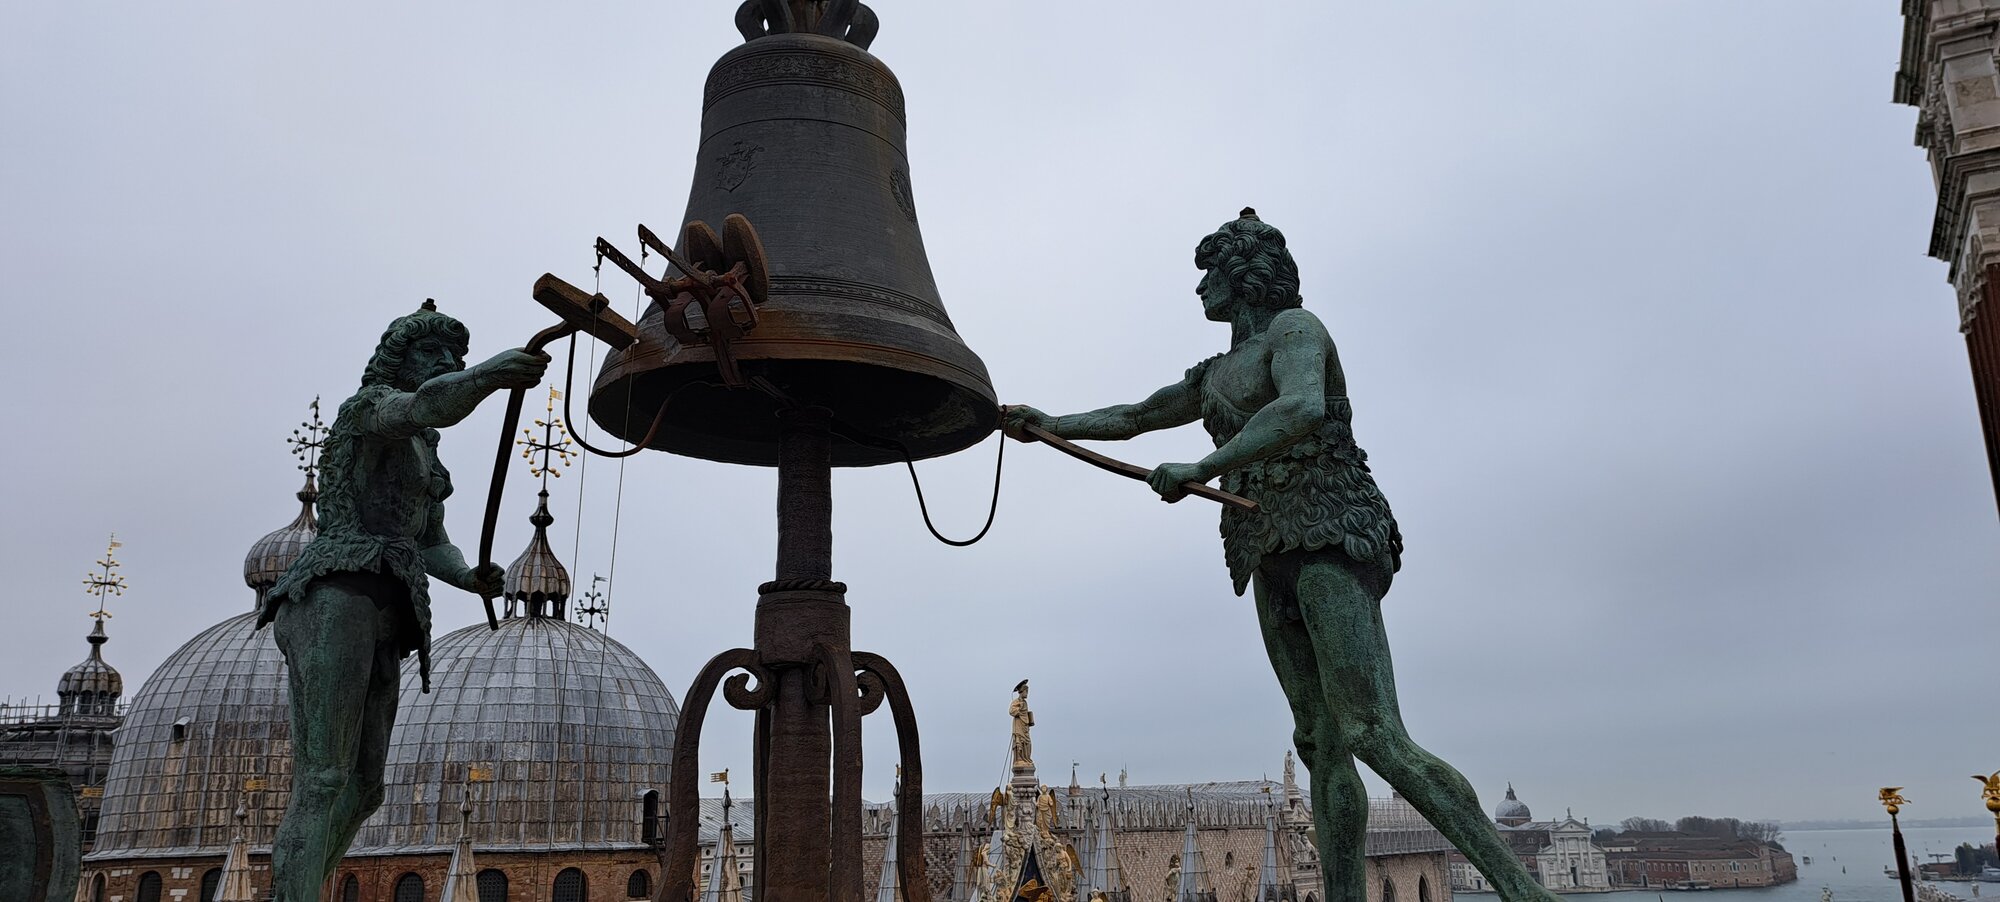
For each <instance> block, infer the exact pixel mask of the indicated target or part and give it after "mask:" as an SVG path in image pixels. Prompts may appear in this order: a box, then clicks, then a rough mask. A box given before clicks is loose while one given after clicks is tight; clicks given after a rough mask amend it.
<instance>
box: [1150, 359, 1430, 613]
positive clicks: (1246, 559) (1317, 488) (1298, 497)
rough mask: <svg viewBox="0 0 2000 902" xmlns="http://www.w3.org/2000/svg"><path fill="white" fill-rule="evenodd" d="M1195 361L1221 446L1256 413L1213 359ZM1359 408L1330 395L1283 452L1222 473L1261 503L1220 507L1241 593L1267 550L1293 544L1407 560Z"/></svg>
mask: <svg viewBox="0 0 2000 902" xmlns="http://www.w3.org/2000/svg"><path fill="white" fill-rule="evenodd" d="M1220 357H1221V355H1216V357H1211V358H1209V359H1207V360H1204V361H1202V362H1201V363H1199V364H1196V365H1195V366H1194V368H1193V369H1190V370H1189V371H1188V376H1189V378H1190V380H1192V381H1195V382H1198V383H1199V384H1200V385H1201V422H1202V426H1203V427H1205V428H1207V429H1208V434H1209V437H1210V438H1212V439H1214V440H1215V446H1216V447H1217V448H1220V447H1222V446H1223V445H1224V444H1227V443H1228V442H1229V440H1230V439H1233V438H1235V437H1236V435H1237V433H1239V432H1242V431H1243V427H1244V425H1245V424H1247V423H1248V422H1249V421H1250V417H1251V416H1252V415H1253V414H1254V413H1255V411H1243V410H1239V409H1238V408H1237V407H1236V406H1235V405H1234V404H1231V403H1230V402H1229V400H1228V398H1227V397H1226V396H1224V395H1223V394H1222V392H1221V387H1220V386H1212V385H1211V384H1210V380H1209V378H1208V370H1209V368H1210V364H1212V363H1214V362H1215V361H1216V360H1217V359H1219V358H1220ZM1353 418H1354V406H1353V405H1352V404H1351V403H1349V402H1348V400H1347V398H1346V396H1344V395H1328V396H1327V398H1326V421H1325V422H1323V423H1321V424H1320V426H1319V429H1318V430H1316V431H1315V432H1314V433H1313V434H1311V435H1308V436H1306V437H1305V438H1302V439H1300V440H1298V441H1297V442H1296V443H1294V444H1292V445H1291V446H1290V447H1288V448H1286V449H1285V450H1283V451H1280V452H1278V453H1277V454H1274V455H1272V456H1270V457H1267V458H1264V459H1263V460H1259V461H1254V462H1252V463H1249V464H1246V465H1244V466H1242V467H1240V468H1238V469H1235V470H1231V471H1229V472H1228V473H1224V474H1223V476H1222V489H1223V491H1226V492H1230V493H1233V494H1237V495H1241V496H1243V497H1245V498H1248V499H1250V500H1252V501H1255V502H1257V508H1258V509H1257V511H1256V512H1255V513H1246V512H1244V511H1241V510H1237V509H1236V508H1233V507H1224V508H1223V509H1222V555H1223V558H1224V559H1225V560H1227V561H1228V563H1229V576H1230V579H1231V580H1233V581H1234V583H1235V585H1236V594H1237V595H1242V594H1243V590H1244V589H1246V588H1248V587H1249V585H1250V576H1251V574H1252V573H1254V572H1256V570H1257V567H1258V565H1260V564H1261V563H1263V560H1264V556H1265V555H1269V554H1278V553H1280V552H1284V551H1291V550H1294V549H1298V550H1304V551H1316V550H1319V549H1321V548H1337V549H1340V550H1341V551H1342V552H1343V553H1345V554H1346V555H1347V556H1348V557H1350V558H1352V559H1354V560H1356V561H1359V562H1362V563H1367V564H1376V565H1379V566H1381V567H1382V568H1383V569H1384V570H1385V571H1387V572H1390V573H1394V572H1396V570H1398V569H1399V568H1401V567H1402V565H1403V534H1402V532H1401V530H1399V529H1397V527H1396V517H1395V515H1394V514H1392V513H1390V512H1389V500H1388V499H1387V498H1384V497H1382V490H1381V489H1379V488H1377V487H1376V486H1375V477H1374V476H1372V475H1370V474H1369V472H1368V452H1366V451H1363V450H1361V447H1360V446H1359V445H1356V444H1355V443H1354V427H1353V425H1352V421H1353Z"/></svg>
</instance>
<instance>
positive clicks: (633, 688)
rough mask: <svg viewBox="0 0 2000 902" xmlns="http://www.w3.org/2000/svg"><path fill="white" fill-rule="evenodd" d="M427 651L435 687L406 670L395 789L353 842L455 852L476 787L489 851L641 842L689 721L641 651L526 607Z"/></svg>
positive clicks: (368, 848) (476, 824)
mask: <svg viewBox="0 0 2000 902" xmlns="http://www.w3.org/2000/svg"><path fill="white" fill-rule="evenodd" d="M431 662H432V663H431V692H430V693H429V694H424V693H422V692H420V691H419V687H418V684H417V678H416V668H414V667H406V668H405V669H404V680H403V696H402V707H401V710H400V712H399V713H398V714H397V717H396V732H395V735H394V736H393V737H392V739H391V740H390V747H389V767H388V774H387V782H388V787H387V792H386V799H385V801H384V802H383V804H382V808H381V810H379V811H377V812H376V813H375V816H374V817H372V818H370V819H369V821H368V823H367V824H365V825H363V826H362V828H361V833H360V835H359V836H357V837H356V838H355V842H354V846H353V848H352V850H351V852H350V854H371V853H385V852H406V851H437V852H445V851H449V850H450V848H451V846H452V844H453V843H454V842H456V840H457V839H458V829H459V828H458V821H459V811H458V807H459V803H460V800H461V798H462V795H463V792H464V787H466V786H467V785H469V786H470V787H471V792H472V802H473V805H472V820H471V825H470V829H471V831H472V837H473V842H474V843H475V845H476V846H477V847H478V848H479V849H480V850H482V851H485V850H507V849H551V848H554V849H565V848H567V849H577V848H590V849H607V848H642V847H643V846H644V839H643V834H642V827H641V817H640V813H641V810H642V805H643V800H644V798H645V795H646V794H647V793H648V792H659V793H661V795H662V796H664V794H665V792H666V789H667V779H668V775H669V762H670V760H671V758H672V753H673V744H674V726H675V724H676V722H678V720H679V719H680V706H679V705H677V704H676V703H675V702H674V699H673V696H672V695H671V694H669V693H668V692H667V688H666V685H665V684H664V683H662V682H660V678H659V676H657V675H656V674H654V673H653V670H652V668H650V667H647V666H646V663H645V662H644V661H641V660H640V659H639V657H638V656H637V655H635V654H633V653H632V651H631V650H630V649H628V648H626V647H625V646H624V645H621V644H619V643H618V642H617V641H615V640H613V639H611V638H610V637H608V636H606V635H604V634H603V633H600V632H598V631H596V630H593V629H590V628H587V627H583V626H579V625H577V624H574V623H569V622H566V621H563V620H556V619H551V618H546V617H516V618H511V619H508V620H504V621H502V622H501V623H500V628H499V629H498V630H493V629H489V628H488V627H487V626H486V624H483V623H480V624H475V625H473V626H468V627H465V628H463V629H460V630H457V631H455V632H452V633H449V634H447V635H444V636H442V637H439V638H438V639H437V640H436V641H435V642H434V643H433V644H432V648H431ZM468 780H469V781H470V782H469V784H468Z"/></svg>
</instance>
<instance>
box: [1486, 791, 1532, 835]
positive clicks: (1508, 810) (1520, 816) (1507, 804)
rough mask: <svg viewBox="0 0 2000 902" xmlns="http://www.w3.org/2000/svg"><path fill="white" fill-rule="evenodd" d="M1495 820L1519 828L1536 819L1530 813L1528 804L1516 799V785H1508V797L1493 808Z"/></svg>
mask: <svg viewBox="0 0 2000 902" xmlns="http://www.w3.org/2000/svg"><path fill="white" fill-rule="evenodd" d="M1493 819H1494V820H1496V821H1499V822H1500V823H1502V824H1506V825H1508V826H1510V827H1511V826H1519V825H1521V824H1525V823H1527V822H1529V821H1532V820H1534V819H1535V816H1534V815H1533V814H1530V813H1529V812H1528V803H1526V802H1523V801H1521V800H1520V799H1517V798H1515V797H1514V784H1512V783H1509V784H1507V797H1506V798H1504V799H1501V800H1500V804H1499V805H1496V806H1494V808H1493Z"/></svg>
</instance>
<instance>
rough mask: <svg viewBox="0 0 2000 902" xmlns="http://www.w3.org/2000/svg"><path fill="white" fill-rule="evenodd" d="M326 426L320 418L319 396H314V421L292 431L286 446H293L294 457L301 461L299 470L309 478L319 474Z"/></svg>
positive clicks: (308, 421)
mask: <svg viewBox="0 0 2000 902" xmlns="http://www.w3.org/2000/svg"><path fill="white" fill-rule="evenodd" d="M326 433H327V429H326V424H325V423H323V422H321V421H320V418H319V396H318V395H314V396H313V402H312V419H310V420H306V421H304V422H302V423H300V424H299V428H297V429H294V430H292V437H291V438H288V439H285V444H287V445H290V446H292V456H293V457H296V458H298V459H299V469H301V470H304V471H306V475H307V476H311V475H313V474H314V473H317V472H319V449H321V448H324V447H326Z"/></svg>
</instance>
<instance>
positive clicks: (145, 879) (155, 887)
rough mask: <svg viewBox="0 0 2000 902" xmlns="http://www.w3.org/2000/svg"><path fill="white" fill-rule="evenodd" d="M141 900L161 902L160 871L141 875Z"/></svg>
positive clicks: (143, 901) (144, 901)
mask: <svg viewBox="0 0 2000 902" xmlns="http://www.w3.org/2000/svg"><path fill="white" fill-rule="evenodd" d="M139 902H160V872H159V871H147V872H146V873H144V874H140V875H139Z"/></svg>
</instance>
